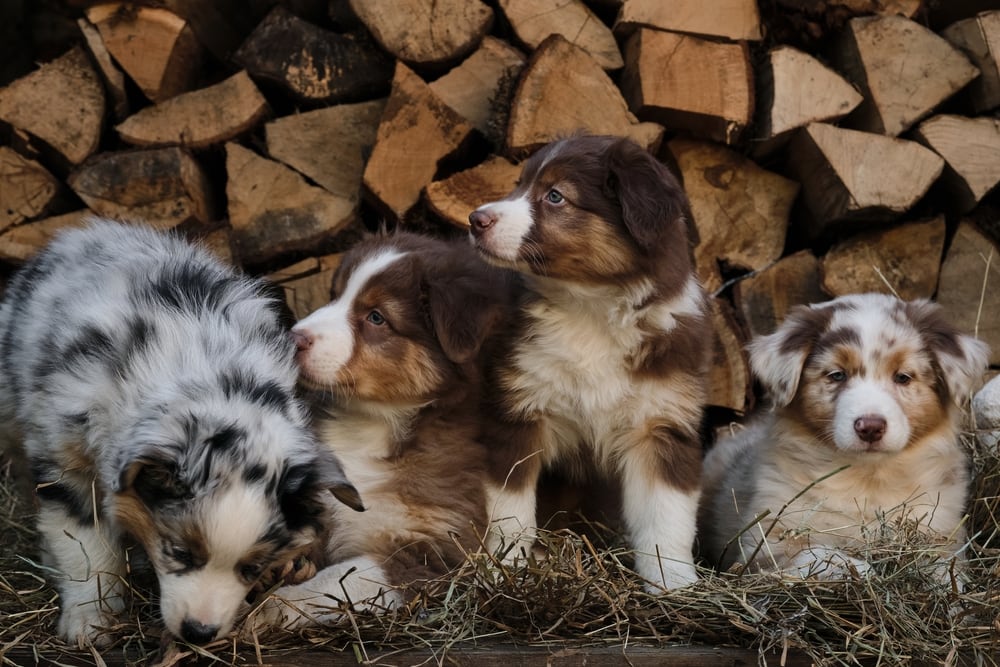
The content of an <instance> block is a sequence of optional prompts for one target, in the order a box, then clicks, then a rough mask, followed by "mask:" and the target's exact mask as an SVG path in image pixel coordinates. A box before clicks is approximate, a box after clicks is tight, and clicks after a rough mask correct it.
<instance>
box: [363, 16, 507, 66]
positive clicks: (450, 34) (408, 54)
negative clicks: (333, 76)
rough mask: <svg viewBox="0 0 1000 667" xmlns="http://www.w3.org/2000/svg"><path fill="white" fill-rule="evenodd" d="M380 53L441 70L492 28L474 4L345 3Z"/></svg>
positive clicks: (487, 19) (491, 22)
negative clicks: (370, 36) (383, 51)
mask: <svg viewBox="0 0 1000 667" xmlns="http://www.w3.org/2000/svg"><path fill="white" fill-rule="evenodd" d="M350 3H351V9H353V10H354V13H355V14H357V16H358V18H359V19H361V22H362V23H364V24H365V26H366V27H367V28H368V29H369V30H370V31H371V33H372V35H373V36H374V37H375V40H376V41H377V42H378V43H379V44H381V45H382V48H384V49H385V50H386V51H388V52H389V53H391V54H392V55H394V56H396V57H397V58H399V59H400V60H403V61H404V62H407V63H409V64H411V65H441V64H445V63H450V62H454V61H457V60H458V59H460V58H462V57H463V56H465V55H466V54H468V53H471V52H472V50H473V49H475V48H476V46H478V45H479V42H481V41H482V39H483V37H485V36H486V33H488V32H489V31H490V27H492V25H493V10H491V9H490V8H489V7H488V6H487V5H485V4H483V3H482V2H480V0H436V1H435V2H427V0H350Z"/></svg>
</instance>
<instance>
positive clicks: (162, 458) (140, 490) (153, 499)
mask: <svg viewBox="0 0 1000 667" xmlns="http://www.w3.org/2000/svg"><path fill="white" fill-rule="evenodd" d="M127 491H133V492H135V494H136V495H137V496H138V497H139V499H140V500H142V502H143V503H144V504H145V505H146V506H147V507H154V506H156V505H161V504H163V503H165V502H168V501H171V500H182V499H184V498H189V497H190V496H191V489H190V488H189V487H188V485H187V484H186V483H185V482H184V481H183V480H181V478H180V475H179V474H178V468H177V462H176V461H174V460H173V459H170V458H168V457H167V456H166V454H165V453H164V452H162V451H158V452H155V453H153V452H146V453H140V454H139V455H137V456H134V457H133V458H131V459H129V460H128V461H126V462H125V463H124V464H123V465H122V466H121V467H120V468H119V471H118V484H117V487H116V488H115V493H125V492H127Z"/></svg>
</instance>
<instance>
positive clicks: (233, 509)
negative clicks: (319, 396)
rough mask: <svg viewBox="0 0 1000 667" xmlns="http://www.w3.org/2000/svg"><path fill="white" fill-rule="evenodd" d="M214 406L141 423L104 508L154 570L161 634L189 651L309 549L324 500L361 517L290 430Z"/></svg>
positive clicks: (357, 504) (354, 498)
mask: <svg viewBox="0 0 1000 667" xmlns="http://www.w3.org/2000/svg"><path fill="white" fill-rule="evenodd" d="M217 407H218V406H213V405H212V404H211V401H210V400H209V401H207V403H206V404H203V405H200V406H196V405H191V404H187V405H186V406H184V409H178V408H179V406H176V405H174V406H171V408H172V409H170V410H166V411H165V412H164V413H163V414H162V415H160V416H159V417H156V416H151V418H150V419H149V420H148V421H146V422H144V423H142V424H141V425H140V426H139V427H138V428H137V429H136V430H135V433H134V434H133V436H134V438H135V440H134V442H137V443H142V444H139V445H137V446H135V447H131V448H129V450H128V451H129V452H130V454H129V456H127V457H125V459H124V460H122V461H120V462H119V467H118V477H117V485H116V488H115V494H114V495H113V496H112V497H111V498H110V499H109V502H110V504H111V510H112V512H113V514H114V516H115V517H116V518H117V520H118V521H119V522H120V524H121V525H122V526H123V528H125V529H126V530H127V531H128V532H129V533H130V534H132V535H133V536H135V537H136V538H137V539H138V540H139V541H140V543H141V544H142V545H143V547H144V548H145V550H146V553H147V554H148V556H149V559H150V562H151V563H152V565H153V567H154V569H155V571H156V575H157V579H158V581H159V588H160V612H161V614H162V616H163V621H164V624H165V625H166V627H167V629H168V630H169V631H170V632H171V633H173V634H174V635H176V636H178V637H181V638H183V639H185V640H187V641H190V642H194V643H204V642H208V641H211V640H213V639H215V638H217V637H220V636H222V635H224V634H226V633H228V632H229V631H230V629H231V628H232V626H233V622H234V620H235V618H236V615H237V613H238V611H239V610H240V607H241V605H242V603H243V600H244V599H245V598H246V596H247V594H248V592H249V591H250V589H251V587H252V586H253V585H254V583H255V582H256V581H257V579H258V578H259V576H260V575H261V574H262V573H263V572H264V571H266V570H268V569H270V568H271V567H272V566H273V565H275V564H280V563H283V562H286V561H287V560H289V559H291V558H293V557H294V556H296V555H297V554H298V553H301V552H302V551H304V550H305V549H306V548H308V546H309V545H310V544H311V543H312V541H313V540H314V539H315V538H316V537H317V535H318V534H319V531H320V518H321V513H322V511H323V508H324V506H325V498H326V497H327V496H326V494H327V493H328V492H330V491H332V492H333V494H334V495H335V496H336V497H337V498H338V499H340V500H341V501H342V502H344V503H346V504H348V505H349V506H351V507H353V508H354V509H356V510H361V509H363V507H362V505H361V501H360V498H359V497H358V494H357V491H356V490H355V489H354V487H353V486H352V485H351V484H350V483H349V482H348V481H347V479H346V478H345V477H344V474H343V472H342V470H341V468H340V464H339V462H338V461H337V460H336V458H335V457H334V455H333V454H332V453H330V452H328V451H327V450H326V449H325V448H322V447H320V446H319V445H318V444H317V443H316V442H314V441H313V440H311V436H309V435H308V434H307V432H306V431H305V430H304V429H303V428H302V427H301V425H300V424H298V423H296V421H295V420H289V419H285V418H284V417H282V416H281V415H279V414H273V413H270V411H268V410H260V409H257V411H256V412H257V414H256V415H254V414H253V412H252V411H251V410H247V409H246V407H247V406H240V405H232V404H230V405H228V406H227V409H225V410H219V409H213V408H217ZM220 415H222V416H223V417H221V418H220Z"/></svg>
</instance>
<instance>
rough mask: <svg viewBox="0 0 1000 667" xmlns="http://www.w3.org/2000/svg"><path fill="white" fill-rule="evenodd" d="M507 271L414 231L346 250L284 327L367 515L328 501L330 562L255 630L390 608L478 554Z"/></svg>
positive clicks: (327, 439)
mask: <svg viewBox="0 0 1000 667" xmlns="http://www.w3.org/2000/svg"><path fill="white" fill-rule="evenodd" d="M511 278H512V275H511V274H510V273H509V272H505V271H503V270H500V269H497V268H496V267H492V266H489V265H487V264H486V263H485V262H483V261H482V260H481V259H479V257H478V256H477V255H476V253H475V252H474V251H473V250H472V249H471V248H470V247H469V246H468V244H466V243H449V242H445V241H440V240H435V239H431V238H426V237H422V236H418V235H414V234H409V233H396V234H394V235H392V236H388V237H374V238H370V239H367V240H365V241H363V242H361V243H359V244H358V245H357V246H355V247H354V248H352V249H351V250H350V251H349V252H347V253H346V254H345V256H344V258H343V261H342V263H341V264H340V266H339V267H338V269H337V271H336V273H335V274H334V278H333V286H332V291H331V292H332V301H331V302H330V304H328V305H326V306H324V307H322V308H320V309H319V310H317V311H315V312H313V313H312V314H310V315H309V316H307V317H305V318H304V319H303V320H301V321H300V322H299V323H298V324H296V325H295V327H294V328H293V329H292V332H293V335H294V336H295V339H296V341H297V343H298V356H297V359H298V362H299V365H300V367H301V382H302V383H303V384H304V385H305V386H306V387H307V388H308V389H311V390H312V391H313V392H315V400H316V428H317V431H318V433H319V436H320V438H321V439H322V441H323V442H324V444H326V446H327V447H329V448H330V449H331V450H332V451H333V452H336V455H337V457H338V458H339V459H340V460H341V461H342V463H343V465H344V470H345V472H346V473H347V475H348V476H349V477H350V478H351V479H352V480H353V481H354V482H355V484H356V485H357V488H358V491H359V492H360V494H361V497H362V498H363V499H364V501H365V506H366V508H367V511H366V512H365V513H364V514H363V515H360V514H356V513H354V512H351V511H347V512H344V511H342V507H341V506H339V505H337V504H330V508H329V509H330V512H329V515H328V517H327V520H328V522H329V524H330V527H331V535H333V536H334V539H333V540H331V541H330V542H329V544H328V547H327V550H326V553H325V554H323V555H322V556H321V558H322V559H323V560H325V564H326V565H327V566H326V567H325V568H322V566H321V569H320V570H319V572H318V573H317V575H316V576H315V577H314V578H312V579H310V580H308V581H306V582H303V583H300V584H295V585H290V586H285V587H283V588H280V589H278V590H277V591H276V593H275V595H274V596H273V597H272V598H271V599H270V600H269V601H268V602H266V603H265V604H264V605H263V606H262V607H261V608H260V610H259V611H258V612H257V614H256V624H257V626H258V627H260V626H267V625H284V626H286V627H294V626H298V625H303V624H307V623H310V622H319V623H324V622H327V623H329V622H335V621H337V620H338V619H340V618H341V617H342V616H343V612H344V611H345V609H347V608H348V606H349V605H351V604H353V605H354V607H355V608H364V609H367V610H369V611H380V610H382V609H385V608H387V607H391V606H398V605H399V604H400V603H402V602H404V601H405V600H406V599H407V597H408V596H409V593H411V592H414V591H416V590H419V587H420V586H421V585H422V584H424V583H426V582H428V581H430V580H433V579H435V578H438V577H440V576H441V575H443V574H445V573H447V572H449V571H450V570H451V569H452V568H454V567H456V566H457V565H459V564H460V563H462V561H463V560H464V558H465V555H466V553H467V552H469V551H475V550H477V549H478V548H479V547H480V545H481V543H482V534H483V533H484V532H485V529H486V527H487V520H486V502H485V483H486V467H487V456H486V449H485V446H484V445H483V444H482V443H481V442H480V429H481V426H482V420H481V419H480V418H479V417H478V406H479V405H480V403H481V398H482V391H483V383H482V377H481V376H482V372H481V364H482V362H481V358H482V355H484V354H488V353H489V346H490V337H491V332H492V331H493V330H494V328H495V327H496V326H497V325H498V324H500V323H501V321H502V320H504V319H506V318H507V315H506V313H507V311H509V310H510V309H511V307H510V305H509V302H510V301H511V297H510V294H511V289H510V288H511Z"/></svg>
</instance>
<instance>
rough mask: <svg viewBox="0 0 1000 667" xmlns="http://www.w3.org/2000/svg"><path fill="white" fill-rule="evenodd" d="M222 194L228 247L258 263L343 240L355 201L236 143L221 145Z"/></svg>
mask: <svg viewBox="0 0 1000 667" xmlns="http://www.w3.org/2000/svg"><path fill="white" fill-rule="evenodd" d="M226 172H227V173H228V175H229V180H228V182H227V184H226V196H227V197H228V200H229V224H230V225H231V226H232V229H233V233H232V240H233V251H234V253H235V255H236V256H237V258H238V259H239V260H240V261H241V262H242V263H244V264H250V265H261V264H264V263H267V262H270V261H272V260H275V259H276V258H280V257H282V256H286V255H289V254H292V253H296V252H316V251H317V250H320V249H327V248H329V247H330V246H331V245H334V244H336V243H337V242H340V241H346V237H345V236H341V233H344V234H348V235H349V234H350V233H351V232H350V228H351V227H352V226H353V223H355V222H356V220H357V216H356V208H357V207H356V202H354V201H353V200H350V199H346V198H344V197H338V196H336V195H332V194H330V193H329V192H327V191H326V190H324V189H323V188H319V187H316V186H314V185H309V184H308V183H307V182H306V180H305V179H304V178H303V177H302V176H300V175H299V174H297V173H296V172H295V171H294V170H292V169H291V168H289V167H286V166H285V165H283V164H280V163H278V162H275V161H273V160H268V159H267V158H264V157H261V156H259V155H257V154H256V153H254V152H253V151H252V150H250V149H248V148H244V147H242V146H240V145H239V144H235V143H228V144H226Z"/></svg>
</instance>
